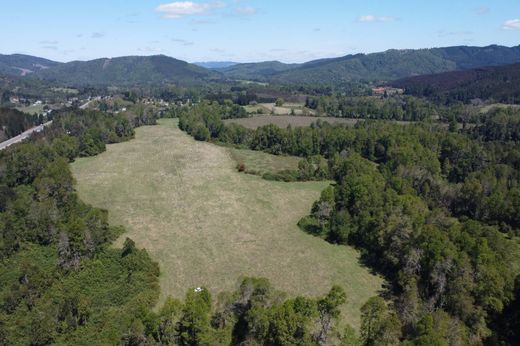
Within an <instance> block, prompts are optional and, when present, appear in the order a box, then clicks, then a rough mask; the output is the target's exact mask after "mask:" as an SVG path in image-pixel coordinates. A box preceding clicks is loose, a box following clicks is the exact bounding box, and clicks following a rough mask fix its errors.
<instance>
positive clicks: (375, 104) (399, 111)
mask: <svg viewBox="0 0 520 346" xmlns="http://www.w3.org/2000/svg"><path fill="white" fill-rule="evenodd" d="M305 106H306V107H308V108H311V109H314V110H316V111H317V112H318V114H324V115H327V116H331V117H339V118H354V119H384V120H403V121H421V120H427V119H429V118H430V117H431V116H432V114H434V113H435V112H436V108H437V107H435V106H434V105H433V104H431V103H429V102H425V101H424V100H421V99H418V98H415V97H410V96H394V97H391V98H386V99H381V98H376V97H346V96H342V95H333V96H319V97H318V96H316V97H308V98H307V100H306V101H305Z"/></svg>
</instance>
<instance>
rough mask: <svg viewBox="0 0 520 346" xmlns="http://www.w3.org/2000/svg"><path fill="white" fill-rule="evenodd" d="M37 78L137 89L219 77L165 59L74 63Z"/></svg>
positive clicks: (190, 83) (152, 57)
mask: <svg viewBox="0 0 520 346" xmlns="http://www.w3.org/2000/svg"><path fill="white" fill-rule="evenodd" d="M35 76H36V77H38V78H42V79H45V80H52V81H56V82H59V83H62V84H65V85H71V86H111V85H115V86H136V85H149V84H160V83H175V84H179V85H184V86H187V85H193V84H200V83H203V82H204V81H208V80H210V79H212V78H215V77H218V74H217V73H215V72H212V71H209V70H206V69H204V68H202V67H199V66H196V65H192V64H188V63H187V62H185V61H181V60H177V59H174V58H170V57H167V56H164V55H155V56H149V57H137V56H136V57H120V58H113V59H97V60H91V61H73V62H69V63H65V64H59V65H56V66H54V67H53V68H49V69H45V70H41V71H38V72H36V73H35Z"/></svg>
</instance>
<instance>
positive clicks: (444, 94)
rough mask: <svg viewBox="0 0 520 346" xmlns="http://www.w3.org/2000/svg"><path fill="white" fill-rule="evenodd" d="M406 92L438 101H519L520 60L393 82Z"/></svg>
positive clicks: (392, 83)
mask: <svg viewBox="0 0 520 346" xmlns="http://www.w3.org/2000/svg"><path fill="white" fill-rule="evenodd" d="M390 85H392V86H395V87H398V88H403V89H405V90H406V93H407V94H411V95H415V96H425V97H428V98H430V99H434V100H438V101H443V102H446V101H462V102H469V101H471V100H472V99H477V98H479V99H483V100H489V99H492V100H493V101H495V102H503V103H520V63H516V64H511V65H503V66H490V67H483V68H477V69H470V70H463V71H453V72H444V73H439V74H432V75H423V76H416V77H411V78H405V79H401V80H397V81H394V82H391V83H390Z"/></svg>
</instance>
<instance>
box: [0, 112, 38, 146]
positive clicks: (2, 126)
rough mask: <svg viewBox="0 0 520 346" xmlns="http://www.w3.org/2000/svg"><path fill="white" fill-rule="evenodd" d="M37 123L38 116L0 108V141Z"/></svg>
mask: <svg viewBox="0 0 520 346" xmlns="http://www.w3.org/2000/svg"><path fill="white" fill-rule="evenodd" d="M37 124H38V117H37V116H36V115H30V114H26V113H22V112H20V111H17V110H16V109H9V108H0V141H2V142H3V141H5V140H7V139H9V138H11V137H15V136H17V135H19V134H20V133H22V132H24V131H26V130H28V129H30V128H31V127H34V126H36V125H37Z"/></svg>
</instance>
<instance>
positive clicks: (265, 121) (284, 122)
mask: <svg viewBox="0 0 520 346" xmlns="http://www.w3.org/2000/svg"><path fill="white" fill-rule="evenodd" d="M318 119H321V120H323V121H327V122H329V123H331V124H347V125H354V124H356V123H357V122H358V121H359V120H358V119H347V118H332V117H314V116H303V115H259V116H253V117H250V118H240V119H227V120H224V122H226V123H235V124H239V125H242V126H244V127H247V128H250V129H256V128H258V127H261V126H265V125H269V124H274V125H277V126H279V127H282V128H286V127H287V126H289V125H291V126H292V127H307V126H310V125H311V124H312V123H314V122H316V121H318Z"/></svg>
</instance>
